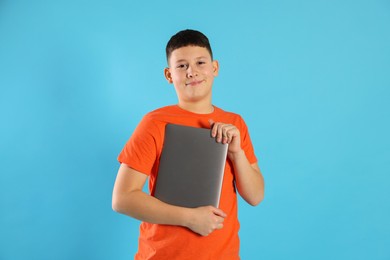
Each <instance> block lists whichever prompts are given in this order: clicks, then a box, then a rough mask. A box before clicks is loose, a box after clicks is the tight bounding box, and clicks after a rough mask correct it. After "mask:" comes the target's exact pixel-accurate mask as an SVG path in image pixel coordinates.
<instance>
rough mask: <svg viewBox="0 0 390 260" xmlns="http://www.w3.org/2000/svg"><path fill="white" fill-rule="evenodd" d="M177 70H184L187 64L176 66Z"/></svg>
mask: <svg viewBox="0 0 390 260" xmlns="http://www.w3.org/2000/svg"><path fill="white" fill-rule="evenodd" d="M176 68H177V69H180V70H186V69H187V68H188V65H187V64H179V65H177V66H176Z"/></svg>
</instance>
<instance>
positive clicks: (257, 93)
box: [0, 0, 390, 260]
mask: <svg viewBox="0 0 390 260" xmlns="http://www.w3.org/2000/svg"><path fill="white" fill-rule="evenodd" d="M186 28H194V29H198V30H201V31H203V32H204V33H205V34H206V35H208V36H209V39H210V41H211V43H212V46H213V49H214V53H215V58H216V59H218V60H219V62H220V65H221V70H220V75H219V77H218V78H217V79H216V81H215V86H214V104H215V105H217V106H220V107H222V108H224V109H226V110H230V111H234V112H237V113H239V114H241V115H242V116H243V117H244V119H245V120H246V122H247V124H248V126H249V129H250V132H251V137H252V140H253V143H254V146H255V149H256V153H257V155H258V157H259V164H260V166H261V168H262V171H263V174H264V177H265V180H266V198H265V200H264V202H263V203H262V204H260V205H259V206H257V207H251V206H248V205H246V204H245V203H244V202H243V201H242V200H240V209H239V210H240V212H239V216H240V220H241V223H242V227H241V232H240V235H241V241H242V246H241V256H242V258H243V259H267V260H272V259H305V260H306V259H308V260H309V259H354V260H357V259H370V260H373V259H375V260H377V259H378V260H379V259H390V249H389V245H390V223H389V220H390V185H389V184H390V176H389V174H390V149H389V146H390V138H389V133H390V122H389V118H390V115H389V112H390V105H389V103H390V102H389V101H390V90H389V89H390V2H389V1H387V0H366V1H364V0H354V1H352V0H350V1H348V0H342V1H334V0H333V1H332V0H331V1H327V0H321V1H308V0H307V1H303V0H298V1H282V0H274V1H264V0H260V1H254V0H253V1H241V2H237V1H220V0H216V1H198V2H191V1H190V2H185V1H184V2H183V1H123V0H114V1H102V0H97V1H65V0H64V1H6V0H3V1H0V88H1V90H0V124H1V127H0V136H1V137H0V160H1V163H0V173H1V175H0V211H1V212H0V259H7V260H8V259H132V257H133V254H134V253H135V251H136V247H137V237H138V225H139V222H138V221H136V220H133V219H131V218H129V217H126V216H123V215H119V214H117V213H114V212H113V211H112V210H111V192H112V187H113V184H114V180H115V176H116V171H117V169H118V166H119V165H118V163H117V161H116V157H117V155H118V153H119V152H120V150H121V149H122V147H123V145H124V144H125V142H126V141H127V139H128V137H129V136H130V135H131V133H132V131H133V130H134V128H135V126H136V124H137V123H138V122H139V120H140V119H141V117H142V116H143V115H144V114H145V113H147V112H148V111H151V110H153V109H155V108H157V107H160V106H164V105H168V104H173V103H175V102H176V95H175V92H174V90H173V87H172V86H171V85H169V84H168V83H166V81H165V79H164V78H163V68H164V66H165V65H166V62H165V56H164V55H165V54H164V48H165V44H166V42H167V41H168V39H169V37H170V36H171V35H172V34H174V33H176V32H177V31H178V30H181V29H186Z"/></svg>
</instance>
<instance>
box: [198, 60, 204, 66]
mask: <svg viewBox="0 0 390 260" xmlns="http://www.w3.org/2000/svg"><path fill="white" fill-rule="evenodd" d="M204 64H206V62H205V61H202V60H200V61H198V65H204Z"/></svg>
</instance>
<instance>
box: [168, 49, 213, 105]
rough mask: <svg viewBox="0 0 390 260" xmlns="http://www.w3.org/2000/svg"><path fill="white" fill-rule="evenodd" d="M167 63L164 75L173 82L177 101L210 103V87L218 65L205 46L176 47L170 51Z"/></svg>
mask: <svg viewBox="0 0 390 260" xmlns="http://www.w3.org/2000/svg"><path fill="white" fill-rule="evenodd" d="M168 63H169V68H166V69H165V71H164V73H165V77H166V79H167V80H168V82H169V83H173V85H174V87H175V89H176V94H177V96H178V99H179V103H182V104H183V103H187V104H190V103H191V104H194V103H197V102H199V103H206V104H207V102H208V103H210V104H211V89H212V85H213V81H214V77H216V76H217V75H218V68H219V67H218V62H217V61H215V60H214V61H213V60H212V59H211V55H210V53H209V52H208V50H207V49H206V48H203V47H198V46H185V47H181V48H178V49H176V50H174V51H173V52H172V53H171V56H170V58H169V60H168Z"/></svg>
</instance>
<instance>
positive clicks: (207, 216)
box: [187, 206, 226, 236]
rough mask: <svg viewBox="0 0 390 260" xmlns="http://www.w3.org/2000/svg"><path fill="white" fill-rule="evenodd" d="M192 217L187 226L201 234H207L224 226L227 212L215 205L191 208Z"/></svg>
mask: <svg viewBox="0 0 390 260" xmlns="http://www.w3.org/2000/svg"><path fill="white" fill-rule="evenodd" d="M191 210H192V212H191V219H190V220H189V223H188V225H187V227H188V228H189V229H191V230H192V231H193V232H195V233H198V234H199V235H201V236H207V235H209V234H211V233H212V232H213V231H215V230H217V229H221V228H223V221H224V219H225V217H226V213H225V212H223V211H222V210H221V209H217V208H215V207H213V206H204V207H198V208H194V209H191Z"/></svg>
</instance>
